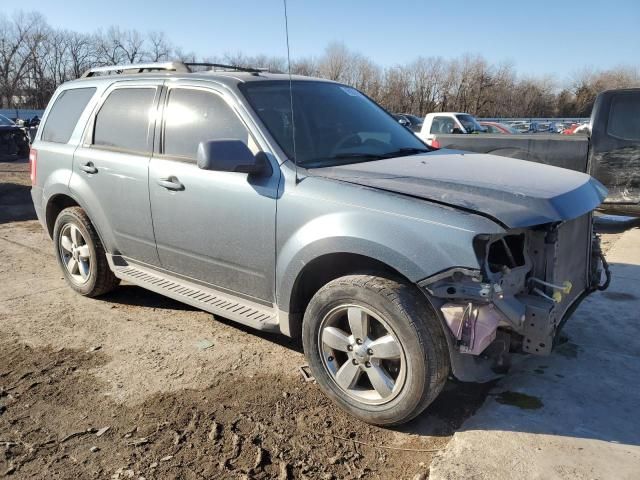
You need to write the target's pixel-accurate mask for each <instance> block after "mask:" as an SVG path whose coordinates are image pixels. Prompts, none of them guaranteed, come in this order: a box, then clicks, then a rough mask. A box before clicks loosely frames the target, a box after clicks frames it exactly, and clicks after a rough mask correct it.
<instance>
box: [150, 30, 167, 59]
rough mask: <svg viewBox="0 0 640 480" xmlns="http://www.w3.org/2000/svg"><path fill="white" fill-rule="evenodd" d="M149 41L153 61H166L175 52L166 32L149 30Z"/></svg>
mask: <svg viewBox="0 0 640 480" xmlns="http://www.w3.org/2000/svg"><path fill="white" fill-rule="evenodd" d="M147 40H148V43H149V52H148V57H149V60H150V61H152V62H164V61H167V60H169V59H170V57H171V54H172V52H173V47H172V46H171V42H169V40H167V37H166V35H165V34H164V32H149V35H148V36H147Z"/></svg>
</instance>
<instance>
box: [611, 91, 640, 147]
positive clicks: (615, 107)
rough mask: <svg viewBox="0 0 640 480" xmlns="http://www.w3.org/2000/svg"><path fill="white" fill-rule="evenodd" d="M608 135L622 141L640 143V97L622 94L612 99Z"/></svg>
mask: <svg viewBox="0 0 640 480" xmlns="http://www.w3.org/2000/svg"><path fill="white" fill-rule="evenodd" d="M607 134H608V135H610V136H612V137H615V138H619V139H621V140H631V141H640V95H639V94H637V93H636V94H628V93H620V94H617V95H614V96H613V98H612V99H611V109H610V110H609V121H608V123H607Z"/></svg>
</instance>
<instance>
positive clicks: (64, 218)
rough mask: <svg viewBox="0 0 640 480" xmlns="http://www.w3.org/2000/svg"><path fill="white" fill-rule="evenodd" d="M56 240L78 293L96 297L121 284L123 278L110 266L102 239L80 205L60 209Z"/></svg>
mask: <svg viewBox="0 0 640 480" xmlns="http://www.w3.org/2000/svg"><path fill="white" fill-rule="evenodd" d="M53 240H54V243H55V249H56V258H57V259H58V263H59V265H60V268H61V269H62V273H63V274H64V276H65V279H66V281H67V283H68V284H69V286H71V288H73V289H74V290H75V291H76V292H78V293H80V294H82V295H85V296H87V297H96V296H98V295H102V294H104V293H107V292H109V291H111V290H113V289H114V288H115V287H117V286H118V284H119V283H120V280H119V279H118V278H117V277H116V276H115V275H114V274H113V272H112V271H111V269H110V268H109V264H108V262H107V257H106V255H105V251H104V248H103V247H102V243H101V242H100V238H99V237H98V234H97V233H96V230H95V228H94V227H93V225H92V224H91V221H90V220H89V217H88V216H87V214H86V213H85V211H84V210H82V209H81V208H80V207H69V208H65V209H64V210H62V212H60V214H59V215H58V218H57V219H56V223H55V226H54V228H53Z"/></svg>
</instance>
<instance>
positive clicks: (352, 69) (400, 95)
mask: <svg viewBox="0 0 640 480" xmlns="http://www.w3.org/2000/svg"><path fill="white" fill-rule="evenodd" d="M172 59H175V60H181V61H185V62H197V61H198V60H200V61H205V62H211V63H226V64H233V65H239V66H243V67H258V68H266V69H268V70H270V71H272V72H286V71H287V61H286V59H285V58H283V57H280V56H270V55H246V54H244V53H242V52H236V53H220V52H218V53H217V54H215V55H211V56H208V57H205V58H203V59H199V58H198V56H197V55H196V54H195V53H193V52H188V51H184V50H183V49H181V48H180V47H179V46H174V45H173V44H172V43H171V41H170V40H169V39H168V38H167V36H166V35H165V34H164V33H163V32H160V31H152V32H149V33H147V34H143V33H141V32H139V31H137V30H123V29H121V28H120V27H117V26H114V27H110V28H108V29H107V30H106V31H102V30H99V31H97V32H96V33H95V34H93V35H87V34H82V33H78V32H73V31H66V30H58V29H55V28H52V27H51V26H49V25H48V24H47V22H46V21H45V19H44V18H43V17H42V16H41V15H39V14H37V13H17V14H15V15H14V16H13V17H11V18H9V17H7V16H6V15H2V14H0V106H4V107H9V106H10V107H14V106H25V105H28V106H31V107H36V108H43V107H44V106H45V104H46V103H47V101H48V99H49V97H50V96H51V94H52V93H53V91H54V90H55V88H56V87H57V86H58V85H60V84H61V83H63V82H65V81H67V80H69V79H73V78H77V77H79V76H80V75H82V73H83V72H84V71H86V70H87V69H89V68H91V67H93V66H100V65H115V64H124V63H136V62H141V61H147V60H148V61H154V62H157V61H167V60H172ZM291 71H292V72H293V73H297V74H301V75H309V76H317V77H323V78H328V79H330V80H335V81H338V82H342V83H345V84H348V85H353V86H354V87H356V88H358V89H359V90H361V91H363V92H364V93H366V94H367V95H368V96H370V97H371V98H373V99H374V100H376V101H377V102H379V103H380V104H381V105H383V106H384V107H385V108H387V109H388V110H389V111H393V112H406V113H414V114H417V115H425V114H426V113H429V112H435V111H445V110H448V111H452V110H453V111H465V112H469V113H471V114H474V115H478V116H482V117H522V116H553V115H561V116H568V117H570V116H588V115H589V114H590V112H591V108H592V105H593V102H594V99H595V97H596V95H597V94H598V92H600V91H602V90H605V89H609V88H623V87H631V86H640V69H639V67H638V66H637V65H636V66H631V67H629V66H621V67H617V68H612V69H608V70H595V69H583V70H580V71H578V72H576V73H574V75H573V76H572V78H571V81H570V83H569V84H567V85H565V86H564V88H559V87H558V84H557V82H555V81H553V79H551V78H550V77H544V76H536V77H526V78H522V77H519V76H518V75H517V72H516V70H515V68H514V66H513V65H512V64H511V63H508V62H507V63H500V64H493V63H491V62H488V61H487V60H486V59H485V58H483V57H482V56H479V55H463V56H461V57H458V58H453V59H443V58H440V57H418V58H416V59H415V60H413V61H411V62H408V63H405V64H400V65H392V66H388V67H381V66H380V65H378V64H377V63H375V62H374V61H373V60H372V59H371V58H368V57H366V56H364V55H362V54H361V53H359V52H356V51H353V50H351V49H349V48H348V47H347V46H346V45H345V44H344V43H341V42H332V43H330V44H329V45H327V47H326V48H325V50H324V52H323V53H322V54H321V55H320V56H318V57H315V58H314V57H305V58H293V59H292V60H291Z"/></svg>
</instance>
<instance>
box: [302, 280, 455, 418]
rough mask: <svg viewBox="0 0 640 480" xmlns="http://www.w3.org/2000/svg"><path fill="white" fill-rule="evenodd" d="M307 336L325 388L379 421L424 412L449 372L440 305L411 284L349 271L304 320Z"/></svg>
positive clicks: (350, 407)
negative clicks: (438, 313) (435, 305)
mask: <svg viewBox="0 0 640 480" xmlns="http://www.w3.org/2000/svg"><path fill="white" fill-rule="evenodd" d="M302 333H303V337H302V340H303V344H304V350H305V354H306V356H307V359H308V361H309V366H310V368H311V371H312V373H313V375H314V377H315V378H316V380H317V382H318V384H319V385H320V387H321V388H322V390H323V391H324V392H325V393H326V394H327V395H328V396H329V397H330V398H331V399H332V400H334V401H335V402H336V403H338V404H339V405H340V406H342V407H343V408H344V409H345V410H347V411H348V412H349V413H351V414H352V415H354V416H356V417H358V418H360V419H361V420H364V421H365V422H368V423H372V424H377V425H393V424H400V423H404V422H407V421H409V420H411V419H412V418H413V417H415V416H416V415H418V414H419V413H420V412H422V411H423V410H424V409H425V408H426V407H427V406H428V405H429V404H430V403H431V402H432V401H433V400H434V399H435V398H436V397H437V395H438V394H439V393H440V391H441V390H442V387H443V386H444V383H445V381H446V378H447V375H448V373H449V356H448V351H447V342H446V338H445V337H444V333H443V331H442V327H441V325H440V322H439V320H438V318H437V317H436V315H435V313H434V312H433V310H432V308H431V307H430V305H429V304H428V303H427V302H426V300H425V298H424V297H423V296H422V295H421V294H420V292H418V291H417V290H416V288H415V287H414V286H412V285H410V284H407V283H403V282H401V281H397V280H392V279H388V278H382V277H377V276H372V275H350V276H346V277H342V278H339V279H337V280H334V281H332V282H330V283H328V284H327V285H325V286H324V287H322V288H321V289H320V290H319V291H318V292H317V293H316V294H315V295H314V297H313V298H312V299H311V301H310V303H309V305H308V307H307V311H306V313H305V317H304V322H303V332H302Z"/></svg>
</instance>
